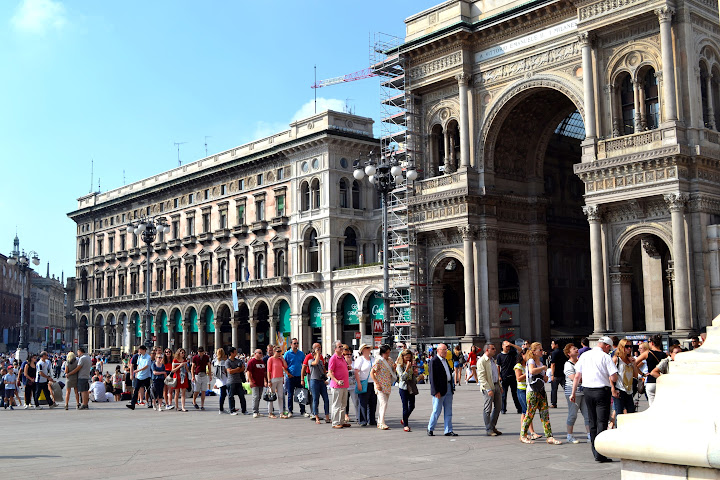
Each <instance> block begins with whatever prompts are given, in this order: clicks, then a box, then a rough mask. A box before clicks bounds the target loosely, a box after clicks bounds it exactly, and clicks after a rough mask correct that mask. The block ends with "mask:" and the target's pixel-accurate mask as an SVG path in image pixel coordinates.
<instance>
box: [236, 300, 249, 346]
mask: <svg viewBox="0 0 720 480" xmlns="http://www.w3.org/2000/svg"><path fill="white" fill-rule="evenodd" d="M237 319H238V323H239V325H238V345H233V346H234V347H236V348H237V349H238V350H242V352H244V353H245V354H247V355H251V354H252V352H251V351H250V309H249V308H248V306H247V303H241V304H240V305H239V306H238V313H237Z"/></svg>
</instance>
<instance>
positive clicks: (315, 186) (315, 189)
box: [310, 178, 320, 208]
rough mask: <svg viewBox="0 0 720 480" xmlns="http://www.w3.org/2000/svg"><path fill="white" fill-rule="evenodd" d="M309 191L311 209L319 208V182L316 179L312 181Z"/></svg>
mask: <svg viewBox="0 0 720 480" xmlns="http://www.w3.org/2000/svg"><path fill="white" fill-rule="evenodd" d="M310 190H311V191H312V195H311V197H312V208H320V180H318V179H317V178H316V179H315V180H313V181H312V185H311V186H310Z"/></svg>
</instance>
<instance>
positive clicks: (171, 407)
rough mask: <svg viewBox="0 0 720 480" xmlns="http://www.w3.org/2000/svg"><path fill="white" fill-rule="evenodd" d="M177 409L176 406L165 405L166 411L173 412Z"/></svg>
mask: <svg viewBox="0 0 720 480" xmlns="http://www.w3.org/2000/svg"><path fill="white" fill-rule="evenodd" d="M173 408H175V405H165V410H172V409H173Z"/></svg>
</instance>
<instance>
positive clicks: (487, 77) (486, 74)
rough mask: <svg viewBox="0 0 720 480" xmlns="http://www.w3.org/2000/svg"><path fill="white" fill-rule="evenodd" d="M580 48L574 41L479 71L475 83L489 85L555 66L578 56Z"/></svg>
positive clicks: (578, 43)
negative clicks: (478, 76)
mask: <svg viewBox="0 0 720 480" xmlns="http://www.w3.org/2000/svg"><path fill="white" fill-rule="evenodd" d="M580 48H581V46H580V42H578V41H574V42H572V43H569V44H567V45H563V46H561V47H557V48H553V49H551V50H548V51H545V52H541V53H537V54H535V55H530V56H528V57H525V58H523V59H520V60H517V61H514V62H510V63H507V64H505V65H501V66H498V67H495V68H492V69H490V70H487V71H483V72H481V73H480V78H479V79H478V81H477V83H478V84H479V85H490V84H492V83H495V82H497V81H500V80H505V79H507V78H510V77H513V76H516V75H523V74H526V73H529V72H532V71H536V70H542V69H546V68H549V67H550V66H555V65H556V64H560V63H563V62H565V61H568V60H571V59H573V58H575V57H578V56H580V54H581V51H580Z"/></svg>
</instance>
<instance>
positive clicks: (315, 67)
mask: <svg viewBox="0 0 720 480" xmlns="http://www.w3.org/2000/svg"><path fill="white" fill-rule="evenodd" d="M313 68H314V69H315V84H317V64H316V65H315V66H314V67H313ZM315 113H317V88H316V89H315Z"/></svg>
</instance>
